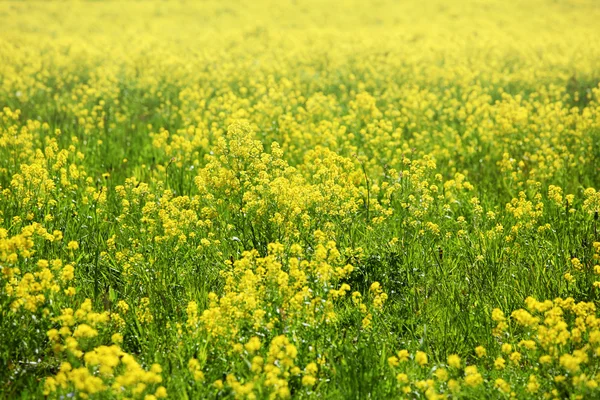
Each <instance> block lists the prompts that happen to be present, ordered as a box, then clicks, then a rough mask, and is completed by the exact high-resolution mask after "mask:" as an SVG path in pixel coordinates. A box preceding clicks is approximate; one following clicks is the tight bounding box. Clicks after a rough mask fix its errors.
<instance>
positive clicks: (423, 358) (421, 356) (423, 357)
mask: <svg viewBox="0 0 600 400" xmlns="http://www.w3.org/2000/svg"><path fill="white" fill-rule="evenodd" d="M415 361H416V362H417V364H419V365H420V366H423V365H425V364H427V354H425V353H424V352H422V351H417V352H416V353H415Z"/></svg>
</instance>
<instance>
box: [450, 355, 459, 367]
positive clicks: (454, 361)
mask: <svg viewBox="0 0 600 400" xmlns="http://www.w3.org/2000/svg"><path fill="white" fill-rule="evenodd" d="M448 365H449V366H451V367H452V368H460V357H459V356H458V355H457V354H451V355H449V356H448Z"/></svg>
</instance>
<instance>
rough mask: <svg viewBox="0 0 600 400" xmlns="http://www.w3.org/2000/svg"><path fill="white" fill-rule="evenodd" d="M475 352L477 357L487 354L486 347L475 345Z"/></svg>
mask: <svg viewBox="0 0 600 400" xmlns="http://www.w3.org/2000/svg"><path fill="white" fill-rule="evenodd" d="M475 354H477V357H479V358H481V357H484V356H485V355H486V354H487V351H486V350H485V347H483V346H477V347H475Z"/></svg>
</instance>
